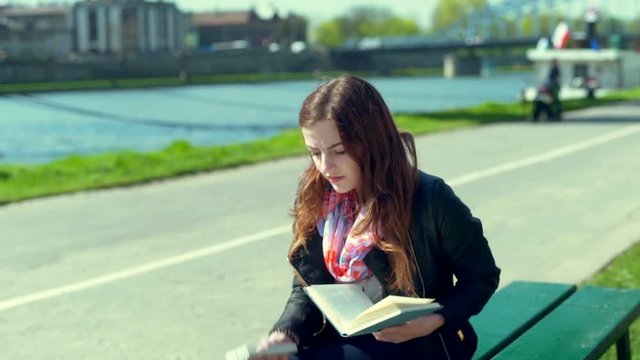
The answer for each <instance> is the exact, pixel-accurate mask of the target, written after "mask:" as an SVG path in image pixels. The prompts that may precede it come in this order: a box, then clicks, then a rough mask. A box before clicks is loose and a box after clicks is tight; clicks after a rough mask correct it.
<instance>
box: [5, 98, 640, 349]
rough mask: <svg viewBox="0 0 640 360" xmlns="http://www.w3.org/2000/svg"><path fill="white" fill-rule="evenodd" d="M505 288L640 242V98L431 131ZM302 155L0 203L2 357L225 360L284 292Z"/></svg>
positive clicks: (578, 270) (425, 156)
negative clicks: (554, 117) (544, 119)
mask: <svg viewBox="0 0 640 360" xmlns="http://www.w3.org/2000/svg"><path fill="white" fill-rule="evenodd" d="M417 143H418V149H419V155H420V156H419V157H420V160H419V161H420V165H421V166H420V167H421V168H422V169H423V170H426V171H428V172H431V173H433V174H436V175H439V176H441V177H443V178H444V179H445V180H446V181H447V182H449V183H450V184H451V185H452V186H453V188H454V190H455V191H456V192H457V194H458V195H459V196H460V197H461V198H462V199H463V200H464V201H465V202H466V203H467V204H468V205H469V206H470V208H471V209H472V211H473V212H474V214H475V215H476V216H477V217H479V218H481V219H482V221H483V224H484V228H485V233H486V236H487V238H488V239H489V242H490V245H491V247H492V249H493V251H494V255H495V257H496V260H497V262H498V265H499V266H500V267H501V268H502V269H503V275H502V279H501V285H502V286H504V285H505V284H507V283H508V282H510V281H511V280H514V279H530V280H543V281H558V282H574V283H575V282H579V281H582V280H583V279H585V278H587V277H588V276H590V275H591V274H593V273H594V272H596V271H598V270H599V269H600V268H602V267H603V266H604V265H606V264H607V263H608V262H609V261H610V260H611V259H612V258H613V257H615V256H616V255H618V254H619V253H620V252H622V251H624V250H625V249H626V248H628V247H629V246H631V245H632V244H634V243H635V242H636V241H638V240H639V239H640V200H639V199H640V186H638V184H640V156H639V155H640V104H639V103H636V104H632V103H628V104H622V105H616V106H610V107H606V108H596V109H590V110H583V111H579V112H575V113H572V114H568V116H567V121H565V122H562V123H552V124H549V123H542V124H531V123H511V124H496V125H491V126H484V127H480V128H476V129H465V130H458V131H452V132H447V133H440V134H436V135H430V136H425V137H420V138H418V139H417ZM307 162H308V160H307V159H306V158H290V159H284V160H280V161H274V162H269V163H265V164H259V165H255V166H247V167H242V168H237V169H230V170H225V171H219V172H216V173H211V174H204V175H197V176H191V177H185V178H181V179H178V180H172V181H165V182H157V183H153V184H150V185H145V186H139V187H131V188H121V189H113V190H107V191H97V192H86V193H79V194H73V195H68V196H59V197H52V198H47V199H39V200H33V201H26V202H23V203H18V204H14V205H9V206H5V207H0V249H2V250H1V251H0V349H1V350H0V359H2V360H4V359H29V360H35V359H114V360H115V359H118V360H121V359H176V360H177V359H220V358H222V354H223V353H224V351H225V350H227V349H229V348H231V347H234V346H236V345H239V344H241V343H245V342H254V341H257V340H258V339H259V337H260V336H262V334H264V333H265V332H266V331H267V330H268V329H269V327H270V326H271V324H272V323H273V321H275V319H276V318H277V317H278V315H279V313H280V311H281V309H282V306H283V304H284V302H285V301H286V298H287V295H288V291H289V282H290V278H291V272H290V269H289V267H288V265H287V263H286V259H285V256H286V251H287V248H288V245H289V242H290V240H291V235H290V233H291V230H290V225H291V219H290V218H289V215H288V211H289V208H290V206H291V204H292V201H293V196H294V191H295V187H296V183H297V176H298V174H299V173H300V171H301V170H302V169H303V168H304V167H305V166H306V164H307Z"/></svg>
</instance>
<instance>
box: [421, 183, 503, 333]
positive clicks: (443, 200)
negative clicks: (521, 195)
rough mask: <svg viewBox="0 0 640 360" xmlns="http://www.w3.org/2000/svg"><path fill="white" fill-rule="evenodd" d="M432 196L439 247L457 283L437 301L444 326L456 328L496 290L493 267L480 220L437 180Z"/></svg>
mask: <svg viewBox="0 0 640 360" xmlns="http://www.w3.org/2000/svg"><path fill="white" fill-rule="evenodd" d="M434 186H435V189H434V194H433V201H432V206H433V212H432V213H433V217H434V222H435V227H436V232H437V234H438V239H439V243H440V247H441V249H442V251H443V253H444V254H445V256H447V263H448V264H449V266H451V269H452V271H453V274H454V275H455V277H456V279H457V282H456V284H455V286H454V287H453V290H452V291H449V292H447V293H446V294H444V296H442V297H440V298H438V301H439V302H440V303H441V304H442V305H443V309H442V311H441V314H442V315H443V316H444V318H445V323H446V324H447V325H453V326H457V325H458V324H461V323H462V322H464V321H467V320H468V319H469V318H470V317H471V316H473V315H476V314H478V313H479V312H480V310H482V308H483V307H484V306H485V304H486V303H487V301H489V298H490V297H491V296H492V295H493V293H494V292H495V290H496V289H497V287H498V282H499V278H500V269H499V268H498V267H497V266H496V264H495V261H494V258H493V255H492V253H491V249H490V248H489V244H488V242H487V239H486V238H485V237H484V234H483V231H482V224H481V222H480V220H479V219H477V218H475V217H473V215H472V214H471V211H470V210H469V208H468V207H467V206H466V205H465V204H464V203H463V202H462V201H461V200H460V199H459V198H458V197H457V196H456V195H455V194H454V192H453V190H452V189H451V187H449V186H448V185H447V184H445V183H444V181H442V180H439V181H438V182H437V183H436V184H435V185H434Z"/></svg>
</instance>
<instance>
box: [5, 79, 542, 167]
mask: <svg viewBox="0 0 640 360" xmlns="http://www.w3.org/2000/svg"><path fill="white" fill-rule="evenodd" d="M531 77H532V76H531V74H528V73H520V74H504V75H494V76H491V77H484V78H457V79H444V78H378V79H376V78H372V79H369V80H371V81H372V82H373V84H374V85H375V86H376V87H377V88H378V90H380V92H381V93H382V95H383V97H384V98H385V99H386V101H387V104H388V105H389V108H390V109H391V111H392V112H418V111H433V110H444V109H450V108H456V107H467V106H472V105H476V104H479V103H482V102H486V101H498V102H513V101H515V100H517V93H518V90H519V89H520V88H521V87H522V85H523V83H524V82H526V81H530V79H531ZM320 83H321V82H320V81H314V80H309V81H291V82H281V83H263V84H228V85H204V86H187V87H176V88H161V89H144V90H109V91H84V92H58V93H45V94H35V95H28V96H23V95H11V96H4V97H0V162H1V163H37V162H46V161H50V160H53V159H56V158H60V157H65V156H69V155H72V154H95V153H100V152H104V151H113V150H123V149H129V150H135V151H149V150H159V149H162V148H164V147H166V146H167V145H169V144H170V143H171V142H173V141H175V140H179V139H182V140H187V141H189V142H191V143H192V144H195V145H220V144H229V143H237V142H244V141H249V140H254V139H257V138H263V137H269V136H272V135H275V134H277V133H278V132H280V131H281V130H282V129H285V128H292V127H296V126H297V113H298V110H299V106H300V104H301V103H302V101H303V100H304V98H305V97H306V96H307V95H308V94H309V93H310V92H311V91H312V90H313V89H315V88H316V87H317V86H318V85H319V84H320Z"/></svg>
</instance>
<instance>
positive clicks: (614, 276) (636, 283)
mask: <svg viewBox="0 0 640 360" xmlns="http://www.w3.org/2000/svg"><path fill="white" fill-rule="evenodd" d="M586 284H588V285H597V286H605V287H619V288H626V289H640V242H638V243H637V244H636V245H635V246H633V247H632V248H631V249H629V250H627V251H626V252H625V253H624V254H622V255H620V256H619V257H617V258H616V259H615V260H614V261H613V262H612V263H611V264H609V266H607V267H606V268H605V269H604V270H603V271H602V272H600V273H599V274H597V275H596V276H594V277H593V278H592V279H590V280H589V281H587V282H586ZM630 339H631V354H633V359H640V320H636V322H635V323H634V324H633V325H632V326H631V336H630ZM615 355H616V350H615V346H613V347H612V348H611V349H609V351H607V353H606V354H605V355H604V356H603V357H602V359H606V360H614V359H616V356H615Z"/></svg>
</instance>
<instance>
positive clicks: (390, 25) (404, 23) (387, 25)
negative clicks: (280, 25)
mask: <svg viewBox="0 0 640 360" xmlns="http://www.w3.org/2000/svg"><path fill="white" fill-rule="evenodd" d="M314 33H315V39H316V42H317V43H319V44H321V45H324V46H328V47H335V46H339V45H341V44H343V43H344V42H345V41H346V40H348V39H350V38H362V37H375V36H402V35H417V34H419V33H420V27H419V26H418V24H417V23H416V21H415V20H413V19H407V18H402V17H399V16H396V15H395V14H393V12H391V11H390V10H389V9H387V8H380V7H372V6H361V7H355V8H352V9H350V10H349V11H348V12H347V13H346V14H345V15H342V16H339V17H336V18H334V19H331V20H329V21H326V22H324V23H321V24H320V25H318V27H317V28H316V29H315V32H314Z"/></svg>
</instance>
